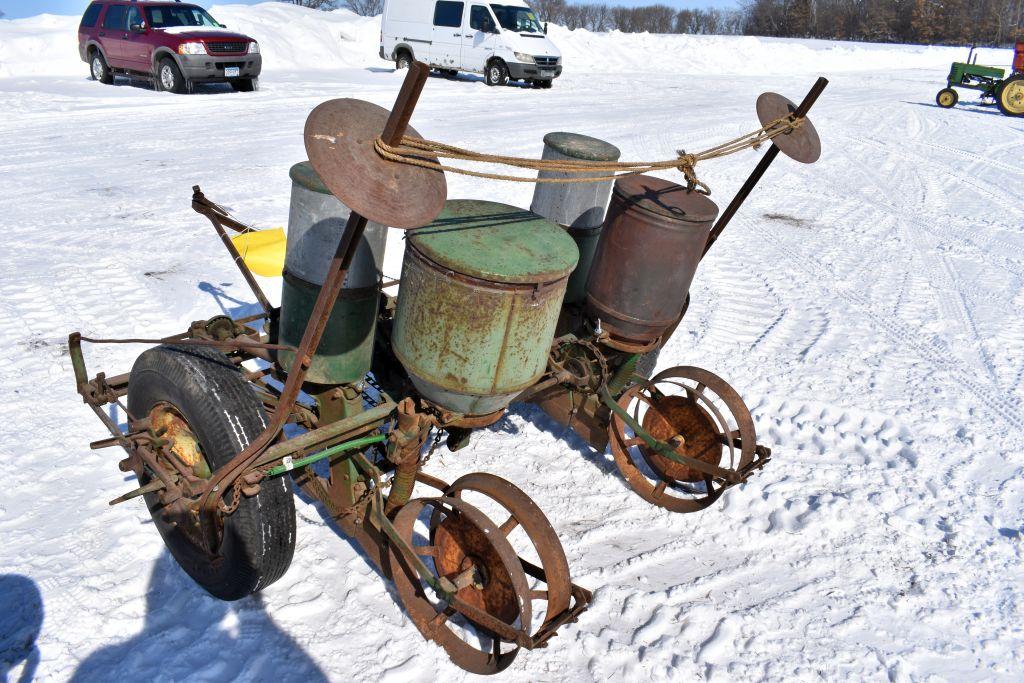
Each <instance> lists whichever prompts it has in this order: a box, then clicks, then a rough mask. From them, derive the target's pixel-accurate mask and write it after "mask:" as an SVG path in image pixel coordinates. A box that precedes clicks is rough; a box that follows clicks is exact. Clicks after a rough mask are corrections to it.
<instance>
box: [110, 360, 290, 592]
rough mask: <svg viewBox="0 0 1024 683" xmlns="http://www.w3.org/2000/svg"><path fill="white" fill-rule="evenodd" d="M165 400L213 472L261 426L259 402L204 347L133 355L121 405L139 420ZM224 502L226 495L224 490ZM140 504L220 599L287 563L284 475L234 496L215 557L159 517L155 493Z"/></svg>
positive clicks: (264, 580)
mask: <svg viewBox="0 0 1024 683" xmlns="http://www.w3.org/2000/svg"><path fill="white" fill-rule="evenodd" d="M167 404H169V405H170V406H171V407H173V408H174V409H175V411H176V412H177V413H178V414H180V415H181V416H182V417H183V418H184V419H185V421H186V422H187V423H188V427H189V429H190V430H191V431H192V432H193V433H194V435H195V437H196V439H197V440H198V442H199V445H200V447H201V449H202V454H203V456H204V457H205V459H206V460H207V462H208V464H209V466H210V468H211V469H212V470H214V471H216V470H217V469H218V468H220V467H223V466H224V465H226V464H227V463H228V461H230V460H231V458H233V457H234V456H235V455H237V454H238V453H239V452H240V451H242V450H243V449H244V448H245V446H246V445H248V444H249V443H251V442H252V440H253V439H255V438H256V437H257V435H259V433H260V432H261V431H262V430H263V428H264V425H265V424H266V415H265V413H264V412H263V406H262V404H261V403H260V401H259V399H258V398H257V397H256V394H255V393H254V392H253V391H252V389H251V388H250V387H249V385H248V384H247V383H246V382H245V380H243V379H242V376H241V374H240V373H239V371H238V369H237V368H235V366H234V365H233V364H232V363H231V362H230V361H229V360H228V358H227V357H226V356H225V355H224V354H222V353H221V352H219V351H216V350H214V349H210V348H206V347H198V346H172V345H165V346H158V347H156V348H153V349H150V350H148V351H146V352H145V353H143V354H142V355H141V356H139V358H138V359H137V360H136V361H135V365H134V366H133V367H132V372H131V377H130V380H129V384H128V411H129V412H130V413H131V414H132V415H133V416H136V417H137V419H140V420H141V419H146V418H147V417H148V416H149V415H150V411H152V410H153V408H154V407H155V406H157V405H167ZM141 483H142V484H145V483H146V481H142V482H141ZM224 500H225V501H227V502H230V501H231V491H227V492H226V493H225V495H224ZM146 504H147V506H148V507H149V512H150V514H151V515H152V517H153V522H154V524H155V525H156V527H157V529H158V530H159V531H160V535H161V536H162V537H163V539H164V543H165V544H166V545H167V548H168V550H170V552H171V555H173V556H174V559H175V560H177V562H178V564H179V565H181V567H182V569H184V570H185V571H186V572H187V573H188V575H189V576H191V577H192V578H193V579H194V580H195V582H196V583H198V584H199V585H200V586H202V587H203V588H204V589H206V591H207V592H209V593H210V594H211V595H213V596H214V597H217V598H220V599H221V600H238V599H239V598H244V597H245V596H247V595H250V594H252V593H256V592H257V591H260V590H262V589H264V588H266V587H267V586H269V585H270V584H272V583H274V582H275V581H277V580H278V579H279V578H281V577H282V576H283V575H284V573H285V571H287V569H288V565H290V564H291V561H292V554H293V553H294V550H295V501H294V499H293V497H292V490H291V485H290V483H289V479H288V477H277V478H275V479H269V480H266V481H264V482H263V483H262V484H261V486H260V492H259V493H258V494H257V495H255V496H252V497H246V496H242V497H241V499H240V502H239V505H238V508H237V509H236V510H235V511H234V512H233V513H232V514H230V515H227V516H226V517H224V520H223V533H222V536H221V538H222V540H221V544H220V548H219V555H220V557H219V558H217V559H216V560H213V559H211V558H210V557H209V556H208V555H207V554H206V553H205V551H203V550H202V549H201V548H200V547H199V546H198V545H196V543H195V542H194V541H193V540H192V539H191V538H190V537H189V536H188V535H186V533H185V532H184V531H183V530H182V529H181V528H180V527H179V526H177V525H174V524H172V523H171V522H169V521H168V520H165V519H164V515H163V509H162V508H163V506H162V504H161V502H160V498H159V495H158V494H156V493H150V494H147V495H146Z"/></svg>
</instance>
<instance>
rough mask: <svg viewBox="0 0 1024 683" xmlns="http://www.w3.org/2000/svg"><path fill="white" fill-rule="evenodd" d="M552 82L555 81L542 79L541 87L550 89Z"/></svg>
mask: <svg viewBox="0 0 1024 683" xmlns="http://www.w3.org/2000/svg"><path fill="white" fill-rule="evenodd" d="M552 83H554V81H541V82H540V87H542V88H544V89H545V90H549V89H550V88H551V84H552Z"/></svg>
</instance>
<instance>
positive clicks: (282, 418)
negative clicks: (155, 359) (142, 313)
mask: <svg viewBox="0 0 1024 683" xmlns="http://www.w3.org/2000/svg"><path fill="white" fill-rule="evenodd" d="M429 73H430V69H429V68H428V67H427V66H426V65H425V64H422V63H419V62H416V63H414V64H413V65H412V67H411V68H410V69H409V74H408V75H407V76H406V79H405V82H404V83H402V89H401V90H400V91H399V93H398V98H397V100H396V101H395V106H394V108H393V109H392V110H391V115H390V116H389V117H388V120H387V123H386V125H385V127H384V133H383V137H384V140H385V141H386V142H388V143H389V144H397V143H398V142H399V141H400V140H401V139H402V136H403V135H404V134H405V131H406V128H407V127H408V125H409V119H410V118H411V117H412V113H413V111H414V110H415V108H416V102H417V101H418V100H419V96H420V93H421V92H422V91H423V86H424V85H425V84H426V82H427V76H428V75H429ZM366 222H367V221H366V218H365V217H364V216H361V215H359V214H358V213H356V212H355V211H353V212H352V213H351V214H350V216H349V219H348V222H347V223H346V225H345V231H344V232H343V233H342V236H341V239H340V241H339V242H338V247H337V250H336V251H335V254H334V258H333V259H332V261H331V265H330V266H329V268H328V273H329V275H328V277H327V280H326V281H325V282H324V284H323V287H322V288H321V290H320V294H319V295H318V296H317V300H316V304H315V305H314V307H313V312H312V313H311V315H310V320H309V323H308V324H307V326H306V331H305V333H304V334H303V336H302V341H301V342H300V344H299V349H298V352H297V353H296V354H295V361H294V363H293V364H292V367H291V369H290V370H289V372H288V379H287V381H286V382H285V386H284V390H283V391H282V392H281V398H280V401H279V405H278V410H277V411H275V413H274V417H273V419H272V420H271V423H270V425H269V426H268V427H267V428H266V429H265V430H264V431H263V432H262V433H261V434H260V435H259V436H258V437H257V438H256V439H255V440H254V441H253V442H252V443H251V444H250V445H249V446H248V447H247V448H246V449H245V450H244V451H242V452H241V453H239V454H238V455H237V456H235V457H234V458H233V459H232V460H231V461H230V462H229V463H228V464H227V465H226V466H224V467H223V468H221V469H219V470H218V471H217V472H216V473H215V474H214V476H213V477H212V478H211V479H210V481H209V483H208V484H207V487H206V489H205V490H204V492H203V494H202V497H201V499H200V511H201V515H200V519H201V522H202V524H203V526H204V532H205V533H204V537H205V538H216V533H215V529H214V519H215V516H216V514H217V505H218V502H219V500H220V498H221V496H222V495H223V491H225V490H226V489H227V488H228V487H229V486H230V485H231V484H232V483H234V481H235V480H236V479H238V477H240V476H242V475H243V474H244V473H245V472H246V471H247V470H248V469H249V468H250V467H251V466H252V464H253V463H254V462H255V461H256V459H257V458H258V457H259V455H260V453H261V452H262V451H263V450H264V449H265V448H266V447H267V446H268V445H269V444H270V442H271V441H272V440H273V439H275V438H276V437H277V435H278V434H279V433H280V431H281V429H282V428H283V427H284V425H285V423H286V422H287V420H288V415H289V414H290V413H291V409H292V406H293V405H294V404H295V401H296V400H297V399H298V396H299V392H300V390H301V388H302V383H303V381H304V380H305V378H306V373H307V371H308V370H309V366H310V364H311V363H312V356H313V353H314V351H315V349H316V348H317V347H318V346H319V345H320V339H321V338H322V337H323V333H324V329H325V328H326V326H327V320H328V318H329V316H330V314H331V311H332V310H333V309H334V304H335V302H336V301H337V299H338V295H339V294H340V292H341V288H342V285H343V283H344V282H345V276H346V275H347V274H348V268H349V265H350V264H351V263H352V259H353V257H354V256H355V252H356V248H357V247H358V245H359V238H360V237H361V236H362V234H363V230H364V229H365V228H366ZM227 241H228V242H230V240H227ZM232 246H234V245H232ZM209 550H210V551H211V552H215V551H216V549H215V548H210V549H209Z"/></svg>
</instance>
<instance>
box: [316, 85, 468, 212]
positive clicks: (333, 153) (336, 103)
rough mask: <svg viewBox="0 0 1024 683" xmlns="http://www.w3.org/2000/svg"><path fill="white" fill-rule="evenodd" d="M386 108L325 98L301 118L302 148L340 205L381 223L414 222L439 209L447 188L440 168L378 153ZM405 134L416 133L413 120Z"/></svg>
mask: <svg viewBox="0 0 1024 683" xmlns="http://www.w3.org/2000/svg"><path fill="white" fill-rule="evenodd" d="M390 114H391V112H389V111H388V110H387V109H385V108H383V107H379V106H377V105H376V104H373V103H371V102H364V101H363V100H356V99H351V98H344V99H337V100H329V101H327V102H324V103H323V104H321V105H320V106H318V107H317V108H316V109H314V110H313V111H312V112H311V113H310V115H309V118H307V119H306V130H305V135H304V137H305V141H306V153H307V154H308V155H309V162H310V163H311V164H312V165H313V169H314V170H315V171H316V172H317V175H319V176H320V179H321V180H322V181H323V183H324V185H326V186H327V189H329V190H330V191H331V193H332V194H334V196H335V197H337V198H338V199H340V200H341V202H342V203H343V204H344V205H345V206H347V207H348V208H350V209H352V210H353V211H355V212H356V213H358V214H360V215H362V216H365V217H366V218H368V219H369V220H371V221H374V222H376V223H380V224H382V225H388V226H391V227H394V228H418V227H421V226H424V225H426V224H428V223H430V222H431V221H432V220H434V218H436V217H437V214H439V213H440V212H441V209H442V208H443V207H444V202H445V199H447V195H448V189H447V185H446V183H445V179H444V173H443V172H442V171H438V170H434V169H429V168H420V167H419V166H412V165H410V164H403V163H399V162H397V161H388V160H387V159H384V158H383V157H381V156H380V155H379V154H377V151H376V149H374V146H373V143H374V140H376V139H377V136H379V135H380V134H381V132H382V131H383V130H384V124H385V123H387V120H388V116H390ZM406 134H407V135H410V136H413V137H419V133H417V132H416V130H415V129H414V128H413V127H412V126H409V127H408V128H407V129H406ZM424 158H425V159H428V160H430V161H436V160H437V159H436V157H431V156H428V155H424Z"/></svg>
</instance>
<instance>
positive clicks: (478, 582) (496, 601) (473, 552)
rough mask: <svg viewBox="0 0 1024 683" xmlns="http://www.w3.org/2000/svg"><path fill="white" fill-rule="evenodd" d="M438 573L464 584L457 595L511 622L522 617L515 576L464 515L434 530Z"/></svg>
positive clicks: (458, 584)
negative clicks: (508, 570)
mask: <svg viewBox="0 0 1024 683" xmlns="http://www.w3.org/2000/svg"><path fill="white" fill-rule="evenodd" d="M433 542H434V545H436V546H437V555H436V557H435V558H434V562H435V567H436V569H437V573H438V574H439V575H440V576H443V577H445V578H447V579H449V580H451V581H453V582H455V584H456V585H457V586H460V588H459V591H458V593H456V595H457V597H458V598H459V599H460V600H463V601H465V602H467V603H468V604H470V605H473V606H474V607H476V608H478V609H480V610H483V611H484V612H486V613H488V614H490V615H492V616H494V617H497V618H498V619H500V620H501V621H503V622H505V623H506V624H511V623H513V622H514V621H515V619H516V618H517V617H518V616H519V601H518V599H517V597H516V590H515V587H514V585H513V583H512V578H511V577H510V576H509V575H508V572H507V571H505V568H504V566H503V564H502V562H501V558H500V557H499V556H498V553H497V550H496V549H495V548H494V546H493V545H492V544H491V542H490V540H489V539H488V538H487V535H486V534H485V533H484V532H483V531H482V530H481V529H480V528H479V527H477V526H476V525H475V524H473V523H472V522H470V521H469V520H468V519H466V518H465V517H464V516H463V515H461V514H457V513H456V514H450V515H448V516H447V517H445V519H444V521H442V522H441V523H440V524H439V525H438V526H437V528H436V529H435V531H434V541H433Z"/></svg>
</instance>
